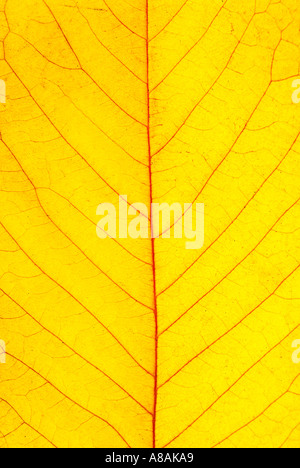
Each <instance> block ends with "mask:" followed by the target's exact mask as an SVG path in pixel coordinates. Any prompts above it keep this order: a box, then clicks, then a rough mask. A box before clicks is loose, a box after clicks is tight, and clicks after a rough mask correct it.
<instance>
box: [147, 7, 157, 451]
mask: <svg viewBox="0 0 300 468" xmlns="http://www.w3.org/2000/svg"><path fill="white" fill-rule="evenodd" d="M149 42H150V41H149V6H148V0H146V68H147V80H146V84H147V138H148V165H149V186H150V209H151V206H152V202H153V185H152V168H151V166H152V153H151V135H150V83H149ZM150 213H151V211H150ZM150 223H151V253H152V279H153V311H154V388H153V413H152V438H153V439H152V446H153V448H156V406H157V357H158V320H157V293H156V267H155V246H154V237H153V226H152V213H151V214H150Z"/></svg>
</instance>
